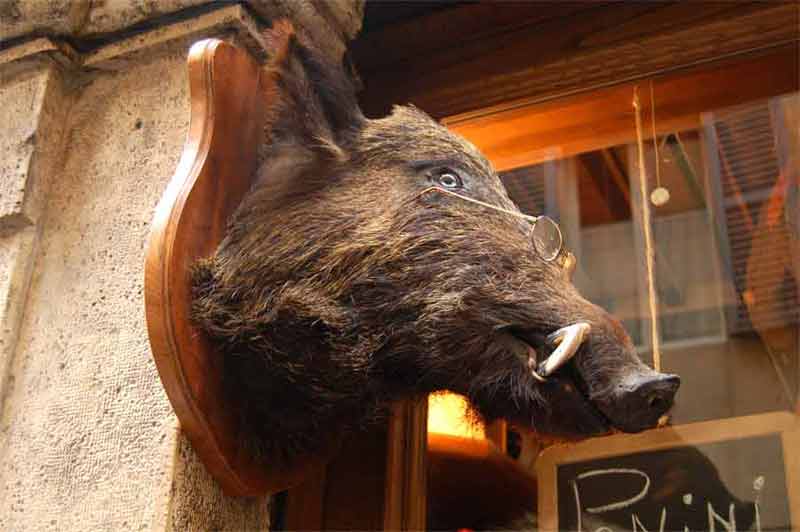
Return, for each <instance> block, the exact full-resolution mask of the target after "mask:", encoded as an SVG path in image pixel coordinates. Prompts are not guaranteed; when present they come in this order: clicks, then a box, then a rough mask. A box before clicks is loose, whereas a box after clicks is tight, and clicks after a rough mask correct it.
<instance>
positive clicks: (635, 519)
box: [631, 507, 667, 532]
mask: <svg viewBox="0 0 800 532" xmlns="http://www.w3.org/2000/svg"><path fill="white" fill-rule="evenodd" d="M666 524H667V509H666V508H663V507H662V508H661V521H660V522H659V524H658V532H664V527H665V526H666ZM631 528H632V529H633V532H639V529H640V528H641V529H642V532H650V531H649V530H647V529H646V528H645V527H644V525H643V524H642V521H641V520H640V519H639V516H638V515H636V514H634V513H632V514H631Z"/></svg>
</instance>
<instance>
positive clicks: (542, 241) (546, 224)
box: [533, 216, 563, 262]
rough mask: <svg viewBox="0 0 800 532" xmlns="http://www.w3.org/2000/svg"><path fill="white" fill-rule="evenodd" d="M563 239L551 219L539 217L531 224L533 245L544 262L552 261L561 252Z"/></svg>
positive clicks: (556, 225)
mask: <svg viewBox="0 0 800 532" xmlns="http://www.w3.org/2000/svg"><path fill="white" fill-rule="evenodd" d="M562 244H563V239H562V237H561V230H560V229H559V228H558V224H556V223H555V222H554V221H553V220H552V219H551V218H549V217H547V216H541V217H539V219H538V220H536V223H535V224H533V245H534V247H535V248H536V251H537V252H539V255H540V256H541V257H542V259H544V260H546V261H548V262H549V261H551V260H554V259H555V258H556V257H558V254H559V253H560V252H561V245H562Z"/></svg>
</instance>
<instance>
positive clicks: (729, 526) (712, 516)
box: [706, 502, 736, 532]
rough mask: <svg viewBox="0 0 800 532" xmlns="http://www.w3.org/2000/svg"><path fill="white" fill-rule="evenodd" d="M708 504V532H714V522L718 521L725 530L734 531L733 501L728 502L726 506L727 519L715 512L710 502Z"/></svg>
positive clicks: (715, 528)
mask: <svg viewBox="0 0 800 532" xmlns="http://www.w3.org/2000/svg"><path fill="white" fill-rule="evenodd" d="M706 504H708V531H709V532H716V530H717V527H716V523H717V521H719V522H720V523H721V524H722V526H723V527H725V530H727V532H736V515H735V513H734V511H733V503H730V505H729V506H728V521H726V520H725V519H723V518H722V516H721V515H719V514H718V513H717V512H715V511H714V507H713V506H711V503H710V502H709V503H706Z"/></svg>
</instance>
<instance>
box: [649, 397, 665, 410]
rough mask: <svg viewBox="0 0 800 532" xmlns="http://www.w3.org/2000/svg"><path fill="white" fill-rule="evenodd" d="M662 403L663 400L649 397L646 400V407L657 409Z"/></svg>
mask: <svg viewBox="0 0 800 532" xmlns="http://www.w3.org/2000/svg"><path fill="white" fill-rule="evenodd" d="M662 403H663V400H662V399H661V398H660V397H659V396H657V395H651V396H650V399H648V400H647V405H648V406H649V407H650V408H658V407H659V406H661V404H662Z"/></svg>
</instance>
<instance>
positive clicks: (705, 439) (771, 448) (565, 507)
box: [537, 413, 800, 532]
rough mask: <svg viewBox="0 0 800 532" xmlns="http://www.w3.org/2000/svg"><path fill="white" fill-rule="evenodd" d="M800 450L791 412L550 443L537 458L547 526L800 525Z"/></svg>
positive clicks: (601, 530) (595, 531)
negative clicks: (574, 442)
mask: <svg viewBox="0 0 800 532" xmlns="http://www.w3.org/2000/svg"><path fill="white" fill-rule="evenodd" d="M798 453H800V423H799V422H798V418H797V417H796V416H793V415H792V414H789V413H774V414H766V415H759V416H748V417H744V418H735V419H726V420H720V421H712V422H705V423H697V424H693V425H685V426H681V427H676V428H666V429H659V430H654V431H650V432H647V433H644V434H639V435H634V436H630V435H615V436H611V437H608V438H601V439H595V440H590V441H587V442H583V443H581V444H578V445H573V446H566V447H563V446H561V447H556V448H551V449H548V450H547V451H545V453H543V454H542V456H541V457H540V459H539V461H538V462H537V470H538V475H539V515H540V530H559V531H581V532H584V531H590V532H617V531H645V532H654V531H658V532H666V531H680V532H686V531H692V532H696V531H700V530H713V531H726V532H728V531H734V530H735V531H747V530H752V531H758V532H761V531H764V532H766V531H789V530H800V514H798V511H800V505H798V499H799V498H800V494H799V493H798V489H800V485H799V484H798V482H800V457H798Z"/></svg>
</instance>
